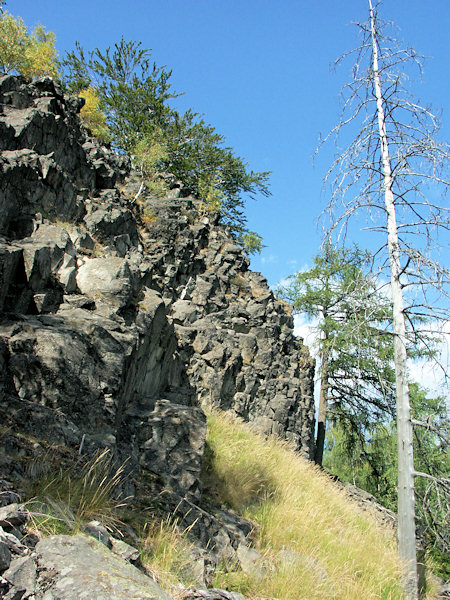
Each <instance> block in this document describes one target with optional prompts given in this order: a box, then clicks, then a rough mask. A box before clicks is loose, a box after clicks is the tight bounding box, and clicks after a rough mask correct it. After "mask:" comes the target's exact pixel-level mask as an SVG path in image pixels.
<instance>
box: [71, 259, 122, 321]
mask: <svg viewBox="0 0 450 600" xmlns="http://www.w3.org/2000/svg"><path fill="white" fill-rule="evenodd" d="M76 281H77V285H78V288H79V290H80V292H81V293H82V294H84V295H85V296H88V297H89V298H92V299H93V300H97V301H101V302H104V303H107V304H108V306H110V307H111V308H112V309H113V310H118V309H120V308H123V307H124V306H126V305H127V303H128V302H129V300H130V298H131V294H132V292H133V288H132V283H131V272H130V268H129V266H128V263H127V262H126V260H124V259H123V258H119V257H112V256H111V257H109V258H91V259H87V260H86V262H85V263H84V264H83V265H82V266H81V267H80V268H79V269H78V273H77V277H76Z"/></svg>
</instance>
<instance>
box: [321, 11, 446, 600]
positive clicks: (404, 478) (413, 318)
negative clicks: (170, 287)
mask: <svg viewBox="0 0 450 600" xmlns="http://www.w3.org/2000/svg"><path fill="white" fill-rule="evenodd" d="M378 7H379V3H378V4H377V5H376V6H375V7H374V6H372V1H371V0H369V19H368V20H367V21H366V22H363V23H359V22H358V23H356V25H357V27H358V28H359V31H360V33H361V36H362V40H361V44H360V45H359V46H358V47H357V48H356V49H354V50H352V51H350V52H347V53H345V54H344V55H343V56H342V57H340V58H339V59H338V60H337V61H336V63H340V62H341V61H343V60H344V59H347V58H352V57H353V58H354V65H353V70H352V78H351V80H350V82H349V83H347V84H346V85H344V87H343V88H342V98H343V108H342V113H341V118H340V120H339V122H338V124H337V125H336V126H335V127H334V128H333V130H332V131H331V132H330V134H328V136H327V137H326V138H325V140H324V141H326V140H328V139H330V138H335V141H336V143H337V145H338V144H339V142H341V141H342V139H343V138H344V141H345V148H346V149H345V150H343V151H339V152H338V156H337V157H336V159H335V160H334V162H333V164H332V166H331V167H330V169H329V171H328V173H327V175H326V179H325V181H326V183H327V184H330V187H331V196H330V198H331V199H330V201H329V203H328V206H327V208H326V211H325V216H326V217H327V219H326V226H325V231H326V238H327V239H328V240H329V239H333V240H340V241H342V240H343V239H344V238H345V237H346V236H347V235H348V232H349V227H350V222H351V221H352V219H353V217H355V216H357V215H360V214H361V213H364V214H365V218H366V223H367V227H366V228H367V229H369V230H371V231H374V232H376V233H377V235H378V238H377V239H381V240H382V242H381V244H380V245H378V246H377V247H376V250H375V251H374V264H378V266H379V269H380V271H381V272H383V270H384V269H387V270H388V272H389V281H390V283H389V294H390V298H391V303H392V333H393V336H394V345H395V374H396V408H397V431H398V465H399V467H398V507H399V508H398V543H399V554H400V559H401V562H402V565H403V567H404V580H405V589H406V593H407V597H408V599H413V600H415V599H417V597H418V584H417V559H416V542H415V509H414V476H415V475H417V474H416V473H415V471H414V462H413V439H412V438H413V433H412V423H411V416H410V402H409V390H408V362H407V361H408V347H411V345H412V344H415V343H417V342H418V341H420V338H421V336H420V331H419V330H418V329H417V322H418V321H419V322H420V321H426V322H428V323H430V322H433V323H435V322H436V321H439V320H443V321H444V320H445V319H447V318H448V314H449V313H448V306H449V303H448V283H449V279H450V278H449V271H448V270H447V269H446V268H445V267H444V266H443V265H441V264H440V263H439V261H438V260H436V256H437V254H434V251H435V250H437V251H439V246H440V245H441V246H443V247H445V239H444V238H445V237H446V236H447V244H448V231H449V229H450V223H449V208H448V205H446V204H445V202H444V194H442V196H439V193H440V191H441V190H442V189H443V190H444V192H445V191H446V189H447V188H448V185H449V180H448V176H446V172H447V171H446V170H447V169H448V164H449V157H450V152H449V146H448V145H447V144H444V143H440V142H438V141H437V133H438V129H439V123H438V119H437V117H436V116H435V114H434V113H433V112H432V111H431V109H430V108H429V107H427V106H425V105H423V104H422V103H420V102H416V101H415V100H414V99H413V97H412V95H411V94H410V92H409V91H408V90H407V89H406V81H407V80H408V76H409V75H410V72H411V68H412V67H415V66H418V67H419V69H421V65H422V62H421V57H419V56H418V55H417V54H416V52H415V51H414V50H413V49H412V48H403V47H401V46H400V45H399V43H398V42H397V41H396V40H395V39H394V38H393V37H391V36H390V35H389V34H388V30H389V27H390V24H387V23H385V22H383V21H381V20H380V19H379V18H378V14H377V8H378ZM346 135H350V141H348V138H346V137H345V136H346ZM413 289H414V293H411V291H412V290H413ZM430 319H431V321H430ZM413 323H414V325H413ZM422 339H425V338H422Z"/></svg>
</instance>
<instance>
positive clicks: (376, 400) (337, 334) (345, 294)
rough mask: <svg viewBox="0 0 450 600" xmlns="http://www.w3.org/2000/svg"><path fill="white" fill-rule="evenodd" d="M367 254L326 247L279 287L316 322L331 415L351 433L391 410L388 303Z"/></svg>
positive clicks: (297, 308)
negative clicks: (375, 277) (311, 261)
mask: <svg viewBox="0 0 450 600" xmlns="http://www.w3.org/2000/svg"><path fill="white" fill-rule="evenodd" d="M367 258H368V257H367V254H366V253H365V252H363V251H361V250H360V249H359V248H357V247H356V246H355V247H354V248H351V249H349V248H342V249H335V248H333V247H331V246H330V245H328V246H326V247H325V248H324V250H323V252H322V253H321V254H319V255H317V256H315V257H314V264H313V267H312V268H311V269H308V270H306V271H302V272H299V273H297V274H296V275H293V276H292V277H291V278H290V279H289V283H288V285H287V286H284V287H283V288H282V289H281V290H279V293H280V294H281V296H282V297H284V298H285V299H286V300H288V301H289V302H290V303H292V304H293V306H294V310H295V311H296V312H297V313H303V314H306V316H307V317H308V318H309V319H314V320H317V332H318V341H317V344H318V350H319V357H320V358H321V362H322V364H323V362H324V358H326V362H327V365H326V382H325V388H326V389H325V393H326V396H327V400H328V402H329V403H330V410H331V414H332V417H333V419H338V420H341V421H343V422H345V423H346V424H347V425H348V426H351V428H352V429H354V430H356V431H361V430H362V429H363V428H364V427H366V426H367V425H368V423H370V422H372V421H376V420H377V419H378V418H379V417H380V415H383V414H384V413H386V412H387V413H391V412H392V411H393V403H394V388H393V385H394V371H393V364H392V358H393V348H392V339H391V335H390V334H389V332H387V331H386V325H387V322H388V317H389V315H390V303H389V300H388V299H387V298H386V297H385V296H383V294H382V293H381V292H380V291H379V290H378V289H377V285H376V282H375V281H374V280H373V279H372V277H371V276H370V272H369V269H368V267H369V265H368V263H367Z"/></svg>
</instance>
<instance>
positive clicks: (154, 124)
mask: <svg viewBox="0 0 450 600" xmlns="http://www.w3.org/2000/svg"><path fill="white" fill-rule="evenodd" d="M62 65H63V67H64V82H65V85H66V88H67V90H68V91H70V92H72V93H79V92H80V90H83V89H87V88H88V87H90V86H92V87H94V88H95V89H96V91H97V92H98V95H99V98H100V107H101V110H102V111H103V112H104V114H105V115H106V121H107V124H108V127H109V130H110V131H111V134H112V138H113V145H114V146H115V147H116V148H117V149H118V150H120V151H123V152H126V153H128V154H130V155H131V157H132V158H133V157H137V160H139V156H142V152H143V144H144V146H145V144H149V145H150V147H152V146H153V145H154V144H155V140H156V141H157V142H158V144H159V145H160V146H161V148H162V149H163V152H161V154H160V155H159V158H158V160H157V161H156V162H155V164H154V165H153V167H152V168H153V173H154V175H155V174H157V173H161V174H167V173H170V174H171V175H172V176H173V177H175V179H177V180H180V181H182V182H183V184H184V185H185V186H186V187H187V188H189V189H190V191H191V192H192V193H193V194H194V195H197V196H198V197H199V198H201V199H203V200H204V201H205V204H206V207H207V208H208V207H210V210H212V209H214V210H215V209H216V208H220V212H221V215H222V220H223V222H224V223H225V224H227V225H229V226H230V227H231V230H232V232H233V234H234V235H235V237H236V238H237V239H238V240H242V238H243V235H245V234H246V233H250V232H248V230H247V226H246V217H245V214H244V206H245V201H244V195H249V196H250V197H255V196H256V195H257V194H259V193H260V194H263V195H268V194H269V191H268V187H267V180H268V176H269V173H267V172H264V173H257V172H254V171H251V170H249V169H248V167H247V165H246V164H245V163H244V161H243V160H242V159H241V158H240V157H237V156H235V155H234V153H233V151H232V149H231V148H229V147H227V146H226V145H225V139H224V137H223V136H222V135H220V134H219V133H217V132H216V131H215V129H214V127H211V126H210V125H207V124H206V123H205V122H204V121H203V120H202V119H200V118H199V115H198V114H197V113H195V112H193V111H192V110H188V111H186V112H185V113H184V114H180V113H178V111H176V110H175V109H173V108H171V106H170V104H169V102H170V100H172V99H173V98H176V97H177V95H178V94H174V93H173V92H172V91H171V84H170V77H171V71H168V70H166V69H165V67H158V66H156V64H155V63H151V61H150V51H149V50H148V49H143V48H142V47H141V44H140V43H138V42H133V41H130V42H126V41H125V40H124V39H123V38H122V39H121V40H120V42H119V43H117V44H115V45H114V47H113V48H107V49H106V51H105V52H101V51H100V50H99V49H98V48H97V49H95V50H93V51H92V52H89V53H88V54H85V52H84V51H83V49H82V47H81V46H80V45H79V44H77V46H76V49H75V51H73V52H70V53H68V54H67V56H66V58H65V59H64V61H63V62H62ZM211 207H213V208H211Z"/></svg>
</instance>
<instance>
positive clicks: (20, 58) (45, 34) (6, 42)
mask: <svg viewBox="0 0 450 600" xmlns="http://www.w3.org/2000/svg"><path fill="white" fill-rule="evenodd" d="M55 41H56V38H55V34H54V33H53V32H51V31H45V27H43V26H42V25H37V26H36V27H35V29H34V30H33V32H32V33H28V29H27V27H26V25H25V23H24V22H23V20H22V19H21V18H20V17H17V18H16V17H13V16H12V15H11V14H9V13H8V12H7V11H2V12H0V71H4V72H5V73H11V72H12V73H19V74H20V75H23V76H25V77H28V78H30V79H32V78H34V77H43V76H44V75H48V76H50V77H57V75H58V69H57V57H56V50H55Z"/></svg>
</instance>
